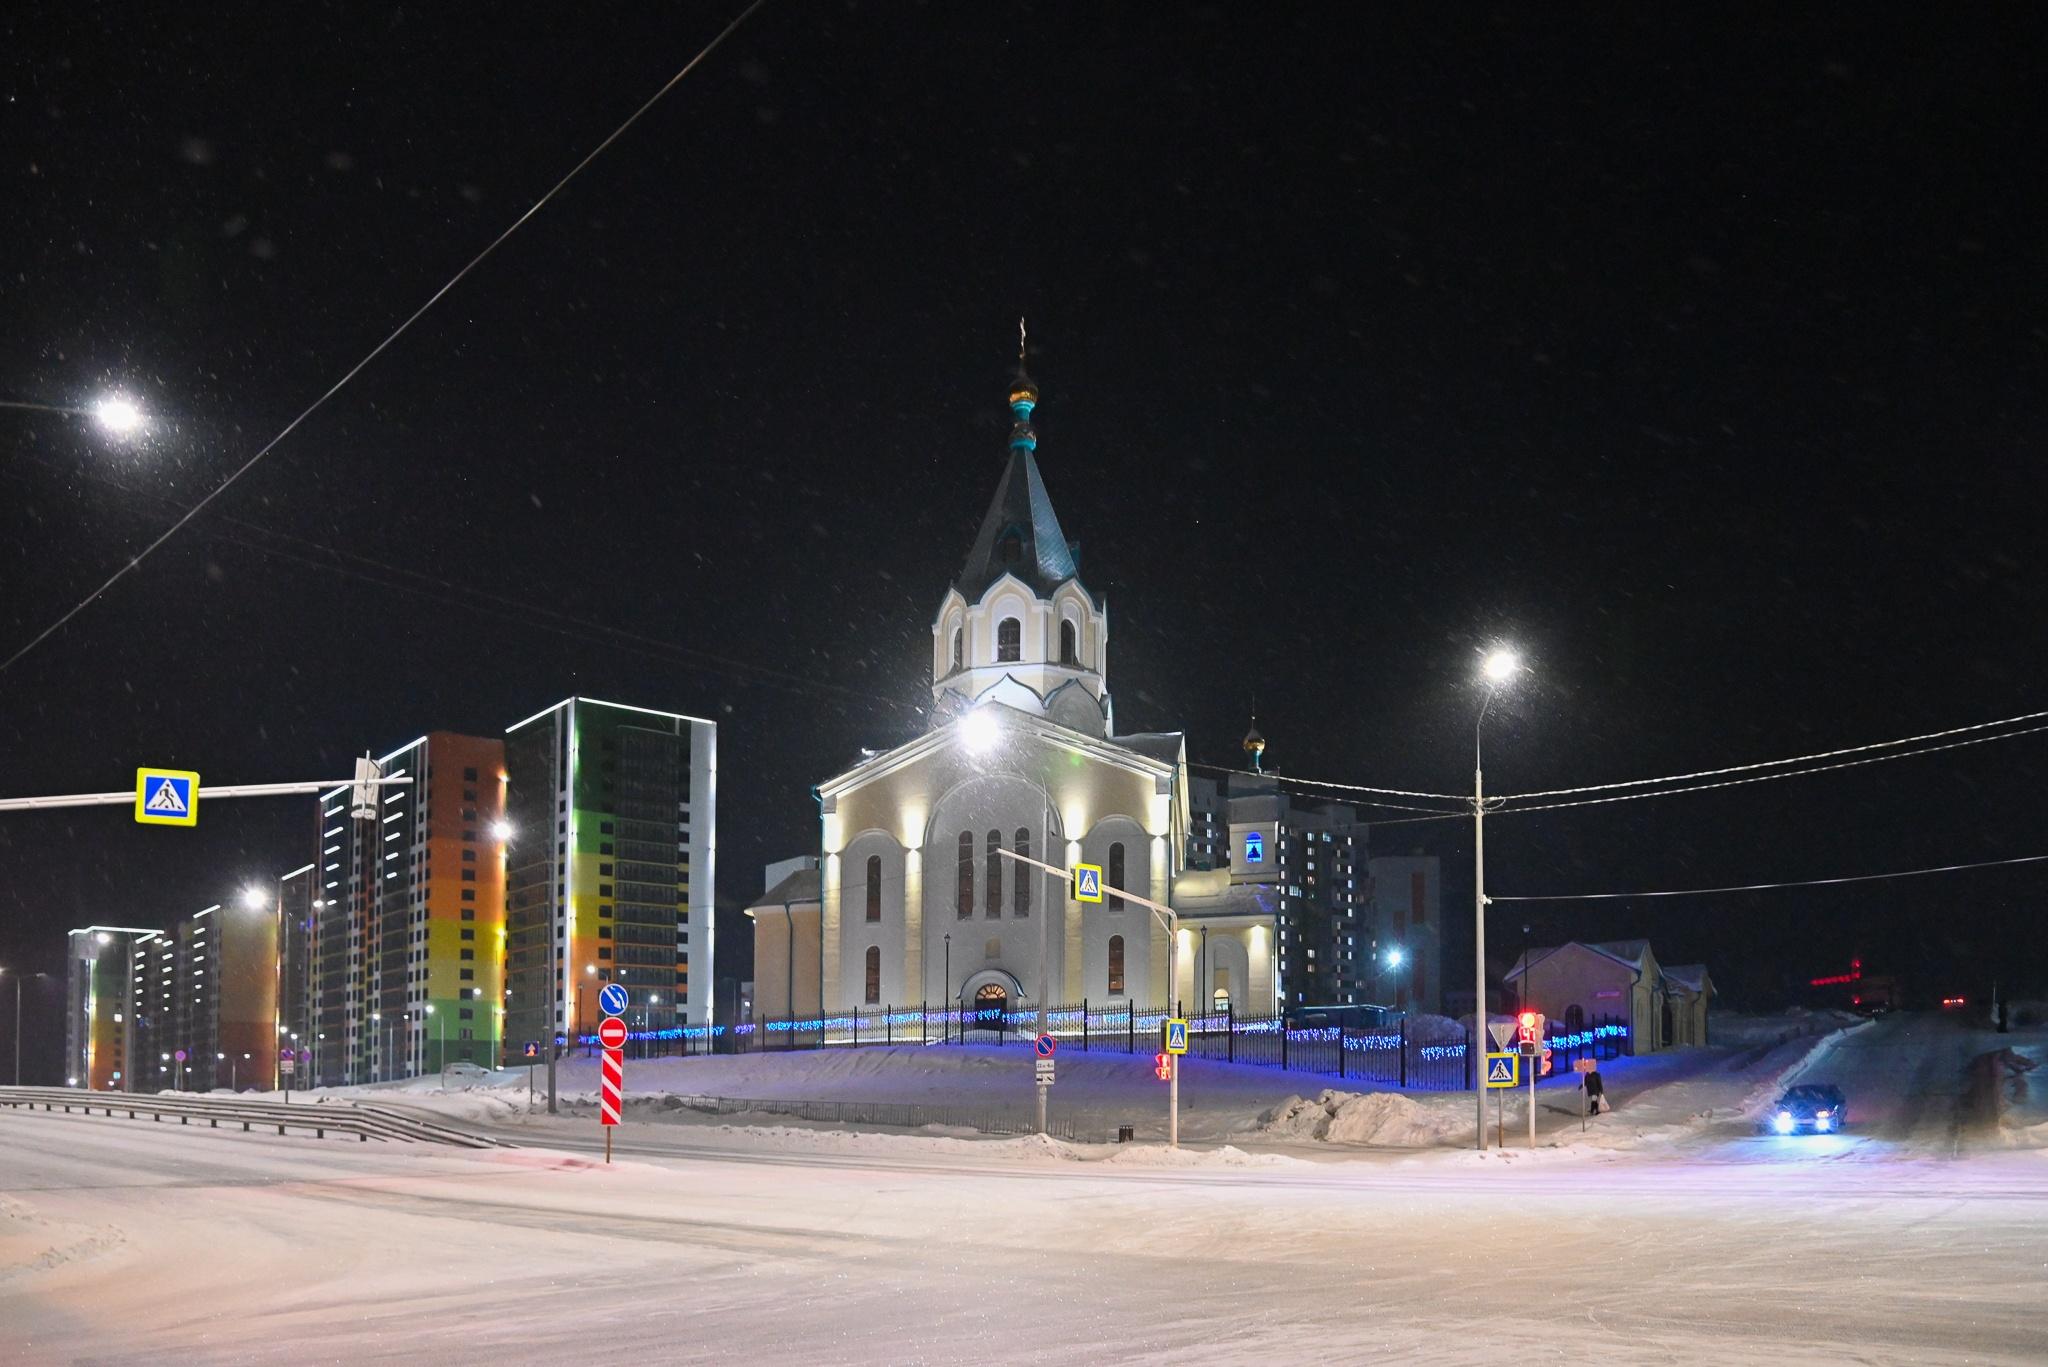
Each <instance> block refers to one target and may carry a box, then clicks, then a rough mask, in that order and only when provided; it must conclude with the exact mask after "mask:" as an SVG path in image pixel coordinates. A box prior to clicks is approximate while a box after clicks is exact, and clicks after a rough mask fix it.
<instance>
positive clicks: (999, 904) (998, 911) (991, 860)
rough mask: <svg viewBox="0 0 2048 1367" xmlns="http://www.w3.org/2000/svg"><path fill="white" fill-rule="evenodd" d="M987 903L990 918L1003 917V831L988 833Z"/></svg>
mask: <svg viewBox="0 0 2048 1367" xmlns="http://www.w3.org/2000/svg"><path fill="white" fill-rule="evenodd" d="M986 902H987V906H988V914H989V915H990V916H1001V915H1002V914H1003V833H1002V832H1001V831H990V832H989V833H988V894H987V898H986Z"/></svg>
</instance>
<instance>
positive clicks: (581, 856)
mask: <svg viewBox="0 0 2048 1367" xmlns="http://www.w3.org/2000/svg"><path fill="white" fill-rule="evenodd" d="M717 745H718V728H717V725H716V724H715V723H713V722H709V721H704V720H701V719H699V718H695V717H687V716H683V715H681V714H679V713H674V712H657V711H653V710H651V709H648V708H642V707H629V706H626V705H623V704H619V703H607V702H599V701H597V700H595V699H591V698H569V699H565V700H564V701H562V702H560V703H558V704H556V705H555V706H554V707H551V708H548V709H547V710H546V711H543V712H540V713H537V714H535V715H534V716H532V717H529V718H527V719H526V720H525V721H522V722H519V723H517V724H516V725H514V726H512V727H511V728H509V729H508V730H507V732H506V740H505V756H506V772H507V774H508V776H509V780H508V785H507V795H506V811H507V819H508V821H509V822H510V825H511V828H512V835H511V840H510V844H509V848H508V853H507V864H508V873H507V880H508V899H509V900H508V905H509V908H510V910H509V923H508V928H507V929H508V954H507V984H506V986H507V988H508V989H509V995H508V997H507V1003H506V1005H507V1022H508V1028H507V1035H506V1038H507V1041H508V1042H509V1043H510V1044H511V1045H512V1046H513V1047H514V1048H517V1047H518V1046H519V1045H520V1044H521V1043H523V1042H524V1041H526V1040H535V1041H540V1040H545V1039H546V1038H547V1037H548V1034H549V1033H550V1029H551V1024H550V1017H551V1016H552V1022H553V1028H555V1029H558V1030H560V1031H561V1032H563V1033H567V1034H577V1033H587V1032H589V1031H592V1030H595V1029H596V1026H597V1021H598V1019H599V1017H600V1015H601V1013H600V1012H599V1010H598V1007H597V993H598V991H599V989H600V988H601V987H602V986H603V985H604V984H605V983H607V982H619V983H622V984H624V985H625V987H626V989H627V991H628V994H629V998H630V1001H631V1006H630V1008H629V1011H628V1018H629V1020H628V1023H629V1024H630V1025H631V1026H632V1027H633V1028H634V1029H636V1030H637V1029H656V1030H659V1029H667V1028H671V1027H673V1026H674V1025H676V1024H678V1023H679V1022H689V1023H702V1022H704V1021H705V1020H706V1019H708V1014H709V1010H710V1001H711V990H712V977H711V955H712V941H711V937H712V902H711V893H712V874H713V861H714V859H715V853H716V812H717ZM550 935H552V936H553V937H554V939H555V965H554V966H555V975H554V982H553V983H552V984H551V983H550V982H549V980H548V970H549V945H548V939H549V936H550ZM551 1001H552V1003H553V1009H552V1011H551V1010H550V1008H549V1003H550V1002H551Z"/></svg>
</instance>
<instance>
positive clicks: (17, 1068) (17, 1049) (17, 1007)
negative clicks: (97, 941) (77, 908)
mask: <svg viewBox="0 0 2048 1367" xmlns="http://www.w3.org/2000/svg"><path fill="white" fill-rule="evenodd" d="M100 938H101V939H105V938H106V937H105V936H101V937H100ZM6 971H7V970H6V969H4V968H0V973H5V972H6ZM49 976H50V975H49V974H47V973H35V974H29V973H17V974H15V975H14V1085H15V1086H17V1087H19V1086H20V1085H21V980H22V979H23V978H28V977H36V978H47V977H49Z"/></svg>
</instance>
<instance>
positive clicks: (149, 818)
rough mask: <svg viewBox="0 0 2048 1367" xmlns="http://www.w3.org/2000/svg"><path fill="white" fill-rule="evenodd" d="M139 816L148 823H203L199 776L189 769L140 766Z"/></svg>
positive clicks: (137, 786) (137, 773)
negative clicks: (145, 767) (200, 819)
mask: <svg viewBox="0 0 2048 1367" xmlns="http://www.w3.org/2000/svg"><path fill="white" fill-rule="evenodd" d="M135 819H136V820H137V821H139V822H141V823H142V824H143V825H145V826H196V825H198V824H199V775H197V774H195V773H193V772H192V771H191V770H189V769H137V770H136V771H135Z"/></svg>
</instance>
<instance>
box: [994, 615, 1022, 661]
mask: <svg viewBox="0 0 2048 1367" xmlns="http://www.w3.org/2000/svg"><path fill="white" fill-rule="evenodd" d="M1023 657H1024V624H1023V623H1022V622H1020V621H1018V620H1017V619H1016V618H1014V617H1005V618H1004V619H1003V620H1002V622H1001V623H1000V624H998V625H997V627H996V663H998V664H1009V663H1013V662H1015V661H1017V660H1020V659H1022V658H1023Z"/></svg>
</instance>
